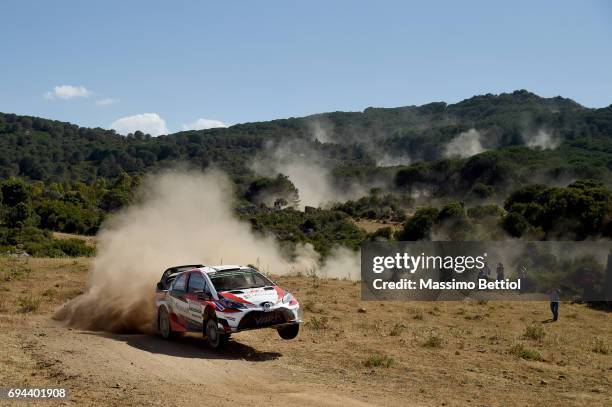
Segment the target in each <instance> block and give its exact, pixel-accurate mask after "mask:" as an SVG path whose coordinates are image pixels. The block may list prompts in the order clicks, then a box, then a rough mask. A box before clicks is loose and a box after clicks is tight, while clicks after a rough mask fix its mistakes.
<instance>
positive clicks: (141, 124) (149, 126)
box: [110, 113, 168, 136]
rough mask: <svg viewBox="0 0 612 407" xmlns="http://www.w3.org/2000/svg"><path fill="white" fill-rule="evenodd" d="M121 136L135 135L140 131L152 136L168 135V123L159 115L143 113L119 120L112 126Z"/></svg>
mask: <svg viewBox="0 0 612 407" xmlns="http://www.w3.org/2000/svg"><path fill="white" fill-rule="evenodd" d="M110 127H111V128H112V129H115V131H116V132H117V133H119V134H123V135H126V134H129V133H134V132H135V131H136V130H140V131H142V132H143V133H145V134H146V133H148V134H150V135H152V136H159V135H161V134H168V128H166V122H165V121H164V119H162V118H161V117H159V115H158V114H157V113H142V114H136V115H134V116H127V117H122V118H120V119H117V120H115V121H114V122H113V124H111V125H110Z"/></svg>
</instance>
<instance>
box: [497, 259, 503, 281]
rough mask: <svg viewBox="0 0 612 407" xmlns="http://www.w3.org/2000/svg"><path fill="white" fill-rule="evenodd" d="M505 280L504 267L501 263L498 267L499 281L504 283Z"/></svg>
mask: <svg viewBox="0 0 612 407" xmlns="http://www.w3.org/2000/svg"><path fill="white" fill-rule="evenodd" d="M503 279H504V265H503V264H501V263H499V264H498V265H497V281H502V280H503Z"/></svg>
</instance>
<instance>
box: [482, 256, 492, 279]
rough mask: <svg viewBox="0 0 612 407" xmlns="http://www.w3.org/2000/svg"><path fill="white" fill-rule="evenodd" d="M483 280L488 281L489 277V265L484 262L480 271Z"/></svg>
mask: <svg viewBox="0 0 612 407" xmlns="http://www.w3.org/2000/svg"><path fill="white" fill-rule="evenodd" d="M482 274H483V276H484V277H483V278H484V279H485V280H488V279H489V277H491V269H490V268H489V263H487V262H486V261H485V264H484V268H483V269H482Z"/></svg>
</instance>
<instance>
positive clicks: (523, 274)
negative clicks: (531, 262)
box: [518, 264, 527, 280]
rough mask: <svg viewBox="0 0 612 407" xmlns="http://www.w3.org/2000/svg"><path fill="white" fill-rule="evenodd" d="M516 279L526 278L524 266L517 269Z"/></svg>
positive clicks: (525, 267)
mask: <svg viewBox="0 0 612 407" xmlns="http://www.w3.org/2000/svg"><path fill="white" fill-rule="evenodd" d="M518 278H520V279H521V280H522V279H525V278H527V266H525V265H524V264H523V265H522V266H520V267H519V270H518Z"/></svg>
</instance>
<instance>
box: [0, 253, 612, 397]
mask: <svg viewBox="0 0 612 407" xmlns="http://www.w3.org/2000/svg"><path fill="white" fill-rule="evenodd" d="M89 266H90V264H89V260H86V259H77V260H72V259H70V260H68V259H15V258H0V294H1V295H0V341H1V343H2V344H3V346H2V347H0V379H1V380H2V382H3V383H4V386H10V385H19V386H25V385H31V386H42V385H44V386H59V387H67V388H69V389H70V392H71V396H70V398H71V400H70V401H65V402H63V403H64V404H66V405H73V404H75V403H76V405H117V406H119V405H121V406H124V405H169V404H171V405H187V404H194V403H201V402H202V400H203V399H206V400H210V402H212V403H214V404H216V405H230V404H231V405H236V404H239V405H241V404H246V403H247V402H248V403H251V405H257V406H259V405H262V406H263V405H266V406H275V405H278V406H280V405H282V406H286V405H287V404H291V405H299V406H302V405H313V406H315V405H316V406H319V405H328V406H340V405H342V406H351V405H356V406H359V405H432V406H433V405H436V406H439V405H449V406H452V405H457V406H459V405H491V406H495V405H499V406H509V405H576V406H578V405H590V406H598V405H602V406H603V405H610V404H611V403H612V394H611V391H610V389H611V384H612V353H611V349H610V346H611V340H612V338H611V336H612V335H611V333H610V326H612V315H611V314H609V313H604V312H599V311H594V310H591V309H588V308H586V307H584V306H580V305H569V304H562V306H561V319H560V320H559V321H558V322H556V323H549V324H544V323H542V321H544V320H546V319H548V317H549V315H548V313H549V311H548V309H547V307H548V304H546V303H526V304H521V303H494V302H489V303H471V302H470V303H467V302H447V303H417V302H410V303H408V302H406V303H400V302H393V303H391V302H389V303H382V302H362V301H361V300H360V298H359V285H358V284H355V283H352V282H348V281H336V280H317V279H312V278H307V277H281V278H279V282H280V283H281V284H282V285H283V286H285V287H287V288H288V289H289V290H291V291H292V292H294V293H295V294H296V296H297V297H298V298H299V299H300V301H301V303H302V305H303V306H304V308H305V309H306V321H307V323H306V324H305V326H303V330H302V332H301V333H300V336H299V337H298V339H297V340H294V341H283V340H281V339H280V338H279V337H278V336H277V335H276V333H275V332H274V331H272V330H263V331H253V332H245V333H241V334H238V335H235V336H234V337H233V339H232V341H230V345H229V346H228V348H227V349H225V350H223V351H220V352H215V351H212V350H209V349H208V348H207V347H206V345H205V344H204V341H203V340H202V339H201V338H198V337H197V336H187V337H184V338H182V339H179V340H177V341H175V342H165V341H163V340H161V339H159V338H158V337H156V336H148V335H142V334H138V335H115V334H108V333H104V332H89V331H81V330H75V329H69V328H66V327H64V326H62V325H61V324H60V323H58V322H56V321H53V320H52V318H51V316H52V314H53V311H54V310H55V309H57V307H58V306H59V305H61V304H63V303H64V302H66V301H67V300H68V299H70V298H72V297H75V296H77V295H79V294H80V293H81V292H82V291H83V290H84V289H85V284H86V280H87V277H88V271H89ZM360 309H361V312H359V311H360ZM364 311H365V312H364Z"/></svg>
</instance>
